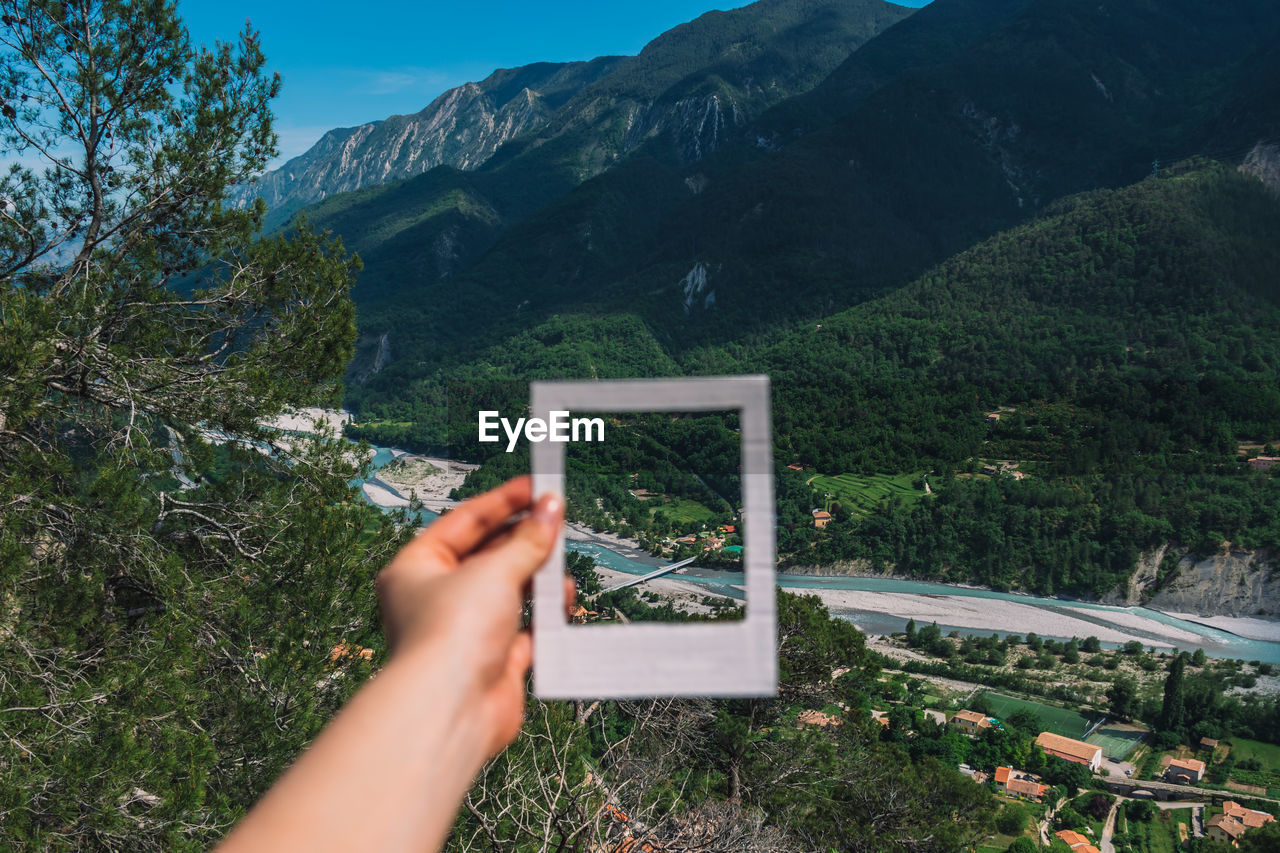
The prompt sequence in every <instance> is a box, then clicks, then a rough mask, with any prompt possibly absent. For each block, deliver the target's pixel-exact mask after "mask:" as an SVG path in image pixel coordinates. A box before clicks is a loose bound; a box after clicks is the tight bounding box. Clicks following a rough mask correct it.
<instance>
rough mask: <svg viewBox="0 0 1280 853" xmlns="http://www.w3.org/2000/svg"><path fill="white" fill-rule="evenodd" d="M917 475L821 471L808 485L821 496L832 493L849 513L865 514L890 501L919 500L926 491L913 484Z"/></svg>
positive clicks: (832, 497) (833, 498) (855, 514)
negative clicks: (831, 473) (827, 472)
mask: <svg viewBox="0 0 1280 853" xmlns="http://www.w3.org/2000/svg"><path fill="white" fill-rule="evenodd" d="M917 476H919V475H917V474H837V475H835V476H827V475H826V474H819V475H817V476H815V477H812V478H810V480H809V485H810V486H812V487H813V489H814V491H816V492H818V494H819V495H822V494H830V495H831V499H832V500H834V501H838V502H839V504H840V505H841V506H842V507H844V508H846V509H847V510H849V514H850V515H853V516H856V517H862V516H865V515H867V514H869V513H870V512H872V511H873V510H874V509H875V508H876V507H877V506H879V505H880V504H882V503H884V502H885V501H888V500H901V501H907V502H912V501H918V500H920V498H922V497H924V494H925V493H924V492H923V491H922V490H920V489H917V488H916V487H915V485H914V483H913V481H914V480H915V479H916V477H917Z"/></svg>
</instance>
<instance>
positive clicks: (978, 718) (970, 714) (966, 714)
mask: <svg viewBox="0 0 1280 853" xmlns="http://www.w3.org/2000/svg"><path fill="white" fill-rule="evenodd" d="M951 719H953V720H965V721H966V722H970V723H975V724H977V725H982V724H983V723H985V722H986V721H987V715H986V714H979V713H978V712H977V711H970V710H968V709H967V708H966V709H965V710H963V711H956V712H955V713H954V714H952V715H951Z"/></svg>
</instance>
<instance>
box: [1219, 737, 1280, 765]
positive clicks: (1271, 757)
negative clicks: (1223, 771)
mask: <svg viewBox="0 0 1280 853" xmlns="http://www.w3.org/2000/svg"><path fill="white" fill-rule="evenodd" d="M1230 743H1231V757H1232V758H1234V759H1235V760H1236V763H1237V764H1238V763H1239V762H1241V761H1244V760H1245V759H1247V758H1256V759H1258V760H1259V761H1261V762H1262V764H1263V766H1264V767H1270V768H1272V770H1274V771H1276V772H1280V745H1277V744H1274V743H1262V742H1261V741H1256V740H1248V739H1246V738H1242V737H1233V738H1232V739H1231V741H1230Z"/></svg>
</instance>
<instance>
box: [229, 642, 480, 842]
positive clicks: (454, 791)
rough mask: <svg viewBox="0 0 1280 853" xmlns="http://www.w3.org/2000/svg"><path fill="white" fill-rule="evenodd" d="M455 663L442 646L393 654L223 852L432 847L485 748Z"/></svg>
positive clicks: (440, 838) (441, 839)
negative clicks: (388, 661)
mask: <svg viewBox="0 0 1280 853" xmlns="http://www.w3.org/2000/svg"><path fill="white" fill-rule="evenodd" d="M457 657H458V656H457V655H456V653H454V652H453V651H452V650H450V649H445V648H439V645H438V644H432V645H425V646H422V647H420V648H418V649H414V650H406V652H405V653H404V654H403V655H400V656H396V657H393V658H392V660H391V661H390V663H388V664H387V666H386V667H385V668H384V669H383V670H382V671H381V672H379V673H378V674H377V676H376V677H374V678H373V679H371V680H370V681H369V683H368V684H366V685H365V686H364V687H363V688H362V689H361V690H360V691H359V692H358V693H357V694H356V696H355V697H354V698H353V699H352V700H351V702H350V703H349V704H348V705H347V706H346V707H345V708H344V709H343V710H342V712H341V713H339V714H338V716H337V717H336V718H335V719H334V721H333V722H332V723H331V724H330V725H329V726H328V727H327V728H326V729H325V730H324V732H322V733H321V735H320V737H318V738H317V739H316V740H315V742H314V743H312V745H311V746H310V748H308V750H307V751H306V752H305V753H304V754H303V755H302V757H301V758H300V759H299V760H298V762H297V763H296V764H294V766H293V767H291V768H290V769H289V771H288V772H287V773H285V775H284V776H282V777H281V778H280V780H279V781H278V782H276V784H275V785H274V786H273V787H272V789H271V790H270V792H268V794H267V795H266V796H265V797H264V798H263V799H262V800H261V802H259V803H258V805H257V806H256V807H255V808H254V809H253V811H251V812H250V813H249V815H248V817H247V818H246V819H245V820H244V821H243V822H242V823H241V825H240V826H239V827H238V828H237V829H236V831H235V832H234V833H232V835H231V836H230V837H229V838H228V839H227V841H226V843H225V844H224V845H223V848H222V849H223V851H229V853H238V851H257V850H272V851H276V850H308V851H319V850H344V851H346V850H357V849H366V850H413V851H422V850H438V849H439V848H440V846H441V845H442V844H443V842H444V838H445V835H446V834H447V833H448V830H449V827H450V825H451V824H452V821H453V816H454V814H455V813H456V812H457V808H458V805H459V804H460V803H461V802H462V798H463V796H464V795H465V793H466V790H467V788H468V787H469V786H470V784H471V782H472V780H473V779H474V778H475V775H476V773H477V772H478V771H479V769H480V767H481V766H482V765H483V763H484V759H485V754H484V753H485V749H486V745H485V735H484V732H483V730H482V721H481V720H479V719H477V715H476V713H475V709H474V707H470V708H469V707H468V699H469V698H470V697H467V696H465V695H462V694H461V691H460V690H459V689H458V687H457V685H460V684H465V683H467V680H466V679H465V678H464V677H462V676H461V674H460V673H458V672H457V671H456V666H457V664H456V661H457Z"/></svg>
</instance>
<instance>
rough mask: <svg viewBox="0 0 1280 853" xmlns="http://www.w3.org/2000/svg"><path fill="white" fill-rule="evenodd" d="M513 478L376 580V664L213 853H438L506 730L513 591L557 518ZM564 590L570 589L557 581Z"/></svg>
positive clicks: (519, 686)
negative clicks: (381, 648)
mask: <svg viewBox="0 0 1280 853" xmlns="http://www.w3.org/2000/svg"><path fill="white" fill-rule="evenodd" d="M530 500H531V487H530V482H529V479H528V478H527V477H522V478H519V479H516V480H512V481H510V482H508V483H506V484H504V485H503V486H500V487H499V488H497V489H494V490H493V491H491V492H488V493H486V494H484V495H481V496H479V497H477V498H475V499H474V500H471V501H468V502H467V503H465V504H463V505H462V506H460V507H458V508H457V509H456V510H454V511H453V512H451V513H449V514H447V515H445V516H443V517H442V518H441V519H439V520H438V521H436V522H435V523H433V524H432V525H431V526H430V527H429V528H428V529H427V530H426V531H425V532H423V533H421V534H419V535H418V537H417V538H416V539H414V540H413V541H412V542H410V543H409V544H408V545H406V546H405V548H404V549H403V550H402V551H401V552H400V553H399V554H398V555H397V556H396V557H395V559H394V560H392V561H391V564H390V565H388V566H387V568H386V569H384V570H383V571H382V573H381V574H380V575H379V576H378V595H379V600H380V603H381V608H382V614H383V621H384V624H385V627H386V631H387V637H388V639H389V640H390V642H391V646H392V656H391V660H390V662H389V663H388V664H387V666H386V667H385V668H383V669H382V671H381V672H379V673H378V674H377V675H376V677H374V678H373V679H371V680H370V681H369V683H368V684H366V685H365V686H364V687H363V688H361V690H360V691H359V692H358V693H357V694H356V695H355V697H354V698H353V699H352V700H351V702H350V703H349V704H348V705H347V706H346V707H345V708H343V709H342V711H341V712H340V713H339V714H338V716H337V717H336V718H335V719H334V720H333V722H332V723H330V724H329V726H328V728H326V729H325V730H324V732H323V733H322V734H321V735H320V737H318V738H317V739H316V740H315V742H314V743H312V745H311V746H310V747H309V748H308V749H307V751H306V752H305V753H304V754H303V755H302V757H301V758H300V759H299V760H298V761H297V763H295V764H294V765H293V767H291V768H290V769H289V770H288V772H286V773H285V774H284V775H283V776H282V777H281V778H280V779H279V780H278V781H277V782H276V783H275V785H274V786H273V787H272V788H271V790H270V791H268V792H267V794H266V796H265V797H263V798H262V800H261V801H260V802H259V803H258V804H257V805H256V806H254V808H253V810H252V811H250V813H249V815H248V816H247V817H246V818H245V819H244V821H242V822H241V823H240V825H239V826H238V827H236V829H235V830H234V831H233V832H232V834H231V835H230V836H229V837H228V838H227V839H226V841H225V842H224V843H223V845H222V847H221V848H220V849H221V850H222V851H223V853H241V851H259V850H261V851H266V850H271V851H278V850H308V851H320V850H344V851H345V850H415V851H421V850H439V849H440V847H441V845H442V844H443V843H444V839H445V836H446V834H447V833H448V830H449V827H450V826H451V825H452V823H453V818H454V814H455V813H456V811H457V809H458V806H459V804H460V803H461V802H462V798H463V796H465V794H466V792H467V789H468V788H469V787H470V785H471V783H472V781H473V779H474V778H475V775H476V773H477V772H479V770H480V768H481V766H482V765H483V764H484V762H485V761H486V760H487V759H488V758H489V757H490V756H492V755H495V754H496V753H498V752H500V751H501V750H502V749H503V748H505V747H506V745H507V744H508V743H510V742H511V741H512V740H513V739H514V738H515V736H516V735H517V734H518V733H519V731H520V723H521V721H522V719H523V714H524V699H525V673H526V672H527V671H528V669H529V665H530V661H531V657H532V643H531V640H530V637H529V634H528V632H525V631H521V630H520V611H521V606H522V603H523V599H524V589H525V587H526V585H527V583H528V581H529V579H530V578H531V577H532V575H533V572H534V571H535V570H536V569H537V568H538V566H539V565H541V564H542V562H543V561H544V560H545V559H546V558H547V556H548V554H550V552H551V548H552V546H553V544H554V543H555V538H556V532H557V530H558V528H559V526H560V523H561V520H562V517H563V505H562V503H561V502H560V501H559V500H558V499H553V498H549V497H544V498H543V499H542V500H541V501H540V502H539V503H538V504H537V505H536V506H534V507H533V508H532V512H531V513H530V514H529V516H528V517H527V518H525V519H523V520H522V521H520V522H519V523H517V524H516V525H515V526H514V527H512V528H511V529H510V530H509V531H507V530H504V528H505V527H506V525H507V524H509V523H510V521H511V520H512V518H513V516H515V515H517V514H518V513H520V512H522V511H524V510H527V509H529V508H530ZM566 594H567V595H571V594H572V582H571V581H569V582H567V586H566Z"/></svg>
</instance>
